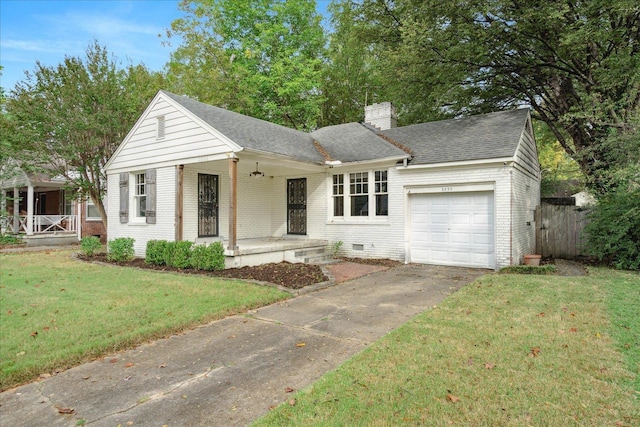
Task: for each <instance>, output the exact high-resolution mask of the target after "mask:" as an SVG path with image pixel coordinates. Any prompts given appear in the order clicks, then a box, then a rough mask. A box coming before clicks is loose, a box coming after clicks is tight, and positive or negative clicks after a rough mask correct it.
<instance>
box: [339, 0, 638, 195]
mask: <svg viewBox="0 0 640 427" xmlns="http://www.w3.org/2000/svg"><path fill="white" fill-rule="evenodd" d="M347 2H349V1H348V0H347ZM355 3H356V4H357V5H358V7H359V11H360V13H361V15H362V16H363V21H364V22H367V23H369V25H370V26H371V27H372V28H373V31H369V33H368V35H367V37H368V39H367V40H365V41H364V42H365V45H367V46H368V45H369V44H371V43H373V44H374V45H375V46H376V49H377V52H378V58H379V59H380V62H379V67H381V71H382V72H383V73H384V75H385V77H386V78H385V80H386V82H387V83H388V85H389V88H388V93H389V94H391V95H392V96H393V97H394V99H393V100H394V101H395V102H396V103H398V104H399V106H400V107H401V108H402V110H403V112H406V113H407V114H408V115H409V116H407V115H404V119H405V120H408V121H409V122H417V121H424V120H428V119H432V118H433V117H434V112H435V110H439V111H440V113H441V114H449V115H460V114H470V113H477V112H486V111H492V110H496V109H504V108H513V107H514V106H517V105H529V106H531V107H532V108H533V110H534V113H535V117H537V118H539V119H540V120H542V121H544V122H545V123H546V124H547V125H548V126H549V128H550V129H551V131H552V132H553V134H554V135H555V137H556V138H557V139H558V141H559V142H560V144H561V145H562V147H563V148H564V150H565V151H566V152H567V153H568V154H569V155H570V156H571V157H573V158H574V159H576V161H577V162H578V163H579V165H580V168H581V170H582V171H583V173H584V174H585V175H586V176H587V178H588V179H590V180H591V183H592V185H593V186H594V187H595V188H596V189H597V190H599V191H606V188H605V187H606V185H605V184H604V183H603V182H601V180H600V178H599V177H600V176H601V175H602V173H601V172H602V171H606V170H608V169H609V168H610V167H612V166H615V165H616V164H615V162H616V161H619V160H623V159H619V158H618V159H613V158H612V157H611V156H610V155H609V153H608V148H607V145H608V143H607V142H606V141H611V138H613V140H615V141H617V142H620V141H623V140H624V141H626V142H625V143H629V142H631V145H625V149H626V150H628V149H632V150H633V149H637V146H638V139H637V135H638V133H637V132H638V129H637V127H636V126H635V125H634V123H637V117H638V114H639V112H638V111H639V108H640V55H638V53H639V51H640V6H638V2H637V1H636V0H614V1H610V0H589V1H565V2H554V1H552V2H549V1H542V0H541V1H519V0H454V1H447V2H443V1H439V0H394V1H391V0H362V1H357V2H355ZM622 134H626V135H629V134H635V135H636V139H635V144H633V138H632V139H631V141H629V140H628V139H625V138H620V137H619V136H620V135H622ZM609 146H610V144H609ZM612 162H613V163H612Z"/></svg>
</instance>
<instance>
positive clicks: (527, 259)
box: [524, 255, 542, 266]
mask: <svg viewBox="0 0 640 427" xmlns="http://www.w3.org/2000/svg"><path fill="white" fill-rule="evenodd" d="M541 259H542V255H525V256H524V265H533V266H539V265H540V260H541Z"/></svg>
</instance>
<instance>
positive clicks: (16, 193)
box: [13, 187, 20, 233]
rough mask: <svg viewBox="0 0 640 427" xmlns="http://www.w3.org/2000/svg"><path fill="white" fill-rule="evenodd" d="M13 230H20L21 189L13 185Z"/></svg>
mask: <svg viewBox="0 0 640 427" xmlns="http://www.w3.org/2000/svg"><path fill="white" fill-rule="evenodd" d="M13 232H14V233H19V232H20V190H19V189H18V188H17V187H13Z"/></svg>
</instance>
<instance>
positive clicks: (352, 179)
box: [349, 172, 369, 216]
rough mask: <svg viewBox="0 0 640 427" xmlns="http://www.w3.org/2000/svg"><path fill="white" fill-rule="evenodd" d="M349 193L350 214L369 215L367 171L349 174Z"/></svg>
mask: <svg viewBox="0 0 640 427" xmlns="http://www.w3.org/2000/svg"><path fill="white" fill-rule="evenodd" d="M349 194H350V196H351V216H369V174H368V173H367V172H356V173H351V174H349Z"/></svg>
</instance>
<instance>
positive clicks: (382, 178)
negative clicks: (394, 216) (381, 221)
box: [374, 171, 389, 216]
mask: <svg viewBox="0 0 640 427" xmlns="http://www.w3.org/2000/svg"><path fill="white" fill-rule="evenodd" d="M374 175H375V195H376V215H377V216H387V215H388V214H389V208H388V198H389V194H388V193H387V171H375V172H374Z"/></svg>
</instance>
